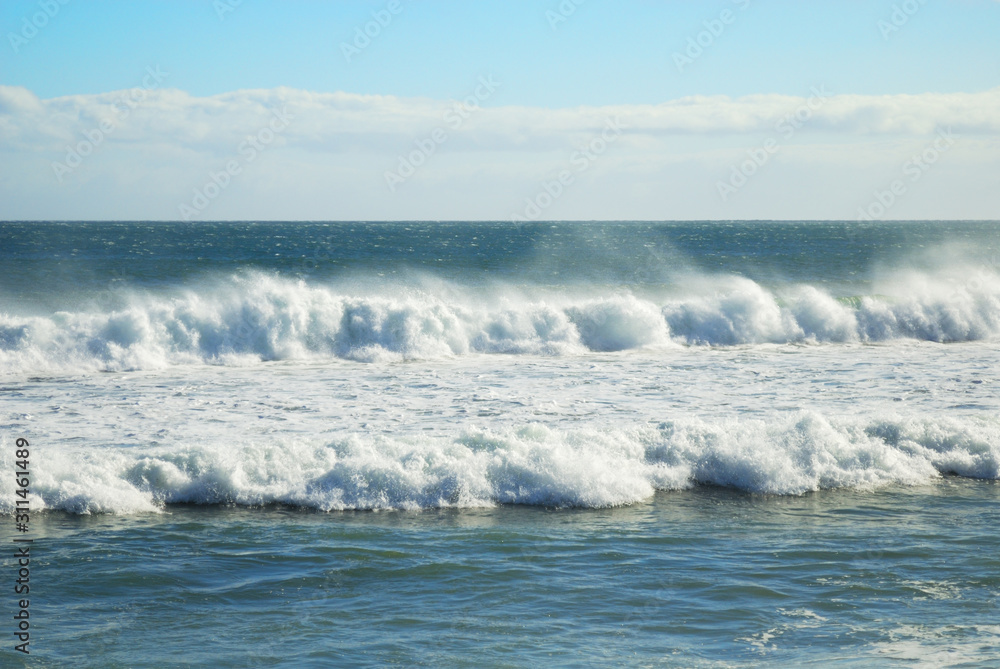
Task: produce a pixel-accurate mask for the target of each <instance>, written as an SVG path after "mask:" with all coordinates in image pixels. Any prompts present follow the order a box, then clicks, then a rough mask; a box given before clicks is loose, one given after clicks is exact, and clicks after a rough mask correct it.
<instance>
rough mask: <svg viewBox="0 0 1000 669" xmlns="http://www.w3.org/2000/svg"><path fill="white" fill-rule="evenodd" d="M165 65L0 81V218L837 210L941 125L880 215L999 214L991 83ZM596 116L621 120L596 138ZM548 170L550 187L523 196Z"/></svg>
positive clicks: (600, 123)
mask: <svg viewBox="0 0 1000 669" xmlns="http://www.w3.org/2000/svg"><path fill="white" fill-rule="evenodd" d="M156 72H158V70H157V71H156ZM150 73H151V74H154V71H153V70H152V69H151V70H150ZM162 74H163V73H161V75H162ZM163 78H164V76H160V77H158V78H156V77H153V78H148V79H149V82H151V83H150V85H147V87H145V88H142V89H133V90H131V91H116V92H110V93H103V94H98V95H77V96H66V97H59V98H52V99H47V100H43V99H39V98H38V97H37V96H35V95H34V94H33V93H32V92H31V91H29V90H27V89H25V88H20V87H11V86H0V157H2V158H3V162H4V165H5V167H4V170H3V172H2V174H0V195H2V196H3V202H4V204H3V205H2V209H0V216H3V217H4V218H70V219H74V218H148V219H160V218H163V219H176V218H180V217H182V215H183V209H184V206H185V205H187V206H188V207H189V208H191V209H193V217H195V218H202V219H215V218H219V219H221V218H279V219H295V218H303V219H305V218H308V219H345V218H350V219H380V218H386V219H400V218H403V219H415V218H430V219H443V218H478V219H484V218H485V219H510V218H511V217H512V216H516V215H519V214H520V215H530V214H531V213H532V212H533V209H532V208H531V207H530V205H531V203H532V202H533V201H535V202H536V204H537V205H538V206H537V208H538V209H539V211H538V217H539V218H566V219H574V218H582V219H595V218H614V219H626V218H647V219H649V218H652V219H664V218H853V217H854V211H855V209H856V207H857V206H861V205H864V204H865V203H866V202H868V201H869V200H871V197H872V193H873V192H877V191H878V190H879V189H881V188H884V187H886V185H887V184H888V183H890V182H891V181H892V180H893V179H894V178H896V177H897V176H898V175H897V174H896V173H897V172H898V171H899V170H900V169H901V166H902V165H904V163H905V162H906V161H907V160H909V159H910V158H911V157H912V156H914V155H920V154H921V152H923V151H925V150H927V149H926V147H927V146H928V142H931V141H933V138H934V136H935V133H936V132H938V131H939V130H941V129H950V131H951V132H953V133H955V135H956V136H957V137H958V138H959V139H958V141H957V143H956V144H955V148H954V149H951V150H950V151H949V153H948V154H947V155H943V156H940V160H935V161H934V165H933V169H930V170H927V173H926V177H925V178H924V179H923V180H922V187H921V189H920V191H921V192H920V193H916V192H914V193H911V196H910V197H909V198H904V199H901V200H900V202H899V204H898V206H897V207H896V208H895V210H893V211H889V212H886V217H887V218H935V217H949V218H991V217H992V218H995V217H997V213H996V212H997V211H998V210H997V208H996V205H997V200H996V196H993V195H992V194H991V193H992V191H993V190H996V189H995V188H994V189H990V188H989V186H988V185H989V184H995V182H996V178H997V176H998V173H1000V165H998V160H997V158H996V156H997V155H998V154H997V152H996V148H997V138H998V137H997V136H998V134H1000V88H996V89H992V90H989V91H984V92H979V93H924V94H920V95H882V96H864V95H846V94H835V93H833V92H830V91H828V90H827V89H826V88H825V87H823V86H816V87H814V88H813V89H812V90H810V91H807V92H805V94H804V95H803V96H801V97H795V96H787V95H772V94H762V95H752V96H746V97H742V98H730V97H727V96H697V97H688V98H681V99H677V100H671V101H668V102H664V103H662V104H658V105H614V106H604V107H576V108H569V109H546V108H534V107H517V106H492V107H491V106H489V98H490V96H491V95H492V93H493V91H495V90H496V89H498V88H499V87H502V86H503V82H499V81H496V80H494V79H493V78H492V77H486V76H484V77H482V78H480V80H479V81H478V82H476V84H475V85H474V86H473V87H472V88H471V89H470V91H469V95H468V96H467V97H466V98H464V99H461V100H431V99H424V98H416V99H404V98H398V97H393V96H378V95H357V94H351V93H342V92H338V93H315V92H310V91H303V90H296V89H291V88H276V89H270V90H243V91H235V92H231V93H225V94H221V95H215V96H211V97H193V96H191V95H189V94H187V93H185V92H183V91H179V90H174V89H169V88H160V87H159V86H158V84H159V81H161V80H162V79H163ZM609 123H611V124H618V125H619V126H621V127H622V128H623V131H622V133H621V135H620V137H618V136H615V137H614V138H613V139H614V140H617V141H614V142H613V143H611V142H610V141H607V140H609V139H612V138H611V136H610V135H609V134H608V131H607V128H608V124H609ZM279 126H280V127H279ZM602 133H603V140H604V141H602ZM765 146H768V147H769V148H768V149H767V151H766V158H767V160H765V161H763V162H761V160H760V159H759V158H756V160H757V165H756V169H753V170H752V172H753V173H752V174H751V175H749V177H750V178H749V180H748V182H747V184H746V185H745V186H742V187H741V188H740V189H739V192H737V193H735V194H733V193H730V195H731V197H728V198H726V199H723V198H720V196H719V194H718V188H717V184H718V183H719V182H720V181H726V180H728V179H730V177H731V174H732V170H733V168H736V169H740V166H741V165H743V164H745V163H746V161H747V160H754V159H755V156H758V157H759V156H761V155H765V154H761V153H760V151H761V150H763V149H762V148H761V147H765ZM772 149H773V150H772ZM755 152H756V153H755ZM746 171H750V170H746ZM388 174H395V175H397V176H400V175H402V178H400V179H397V180H396V181H395V182H393V180H392V179H388V178H387V175H388ZM560 174H563V175H568V176H566V178H565V179H564V182H563V183H562V184H560V185H561V188H558V191H559V193H558V195H552V192H553V191H554V190H556V188H555V187H551V185H552V184H553V183H557V182H558V181H559V178H560ZM223 182H225V183H224V185H223ZM211 183H215V186H214V187H213V186H210V185H209V184H211ZM580 184H584V185H580ZM546 185H549V186H550V187H549V188H548V192H549V193H550V196H549V198H548V199H551V200H552V201H551V202H548V203H547V204H546V202H547V199H546V198H545V197H544V196H543V197H542V201H541V202H540V203H538V202H537V196H538V194H539V193H541V192H543V191H545V190H546ZM393 186H394V187H393ZM206 187H207V189H208V190H207V192H206ZM914 190H915V189H914ZM595 191H596V192H595ZM199 193H201V196H202V198H201V200H199V199H198V194H199ZM928 193H930V194H931V196H928ZM598 195H600V197H598ZM202 201H204V202H206V203H207V204H206V206H205V207H203V208H198V207H197V206H195V205H197V204H200V203H201V202H202ZM541 205H544V206H541ZM525 211H527V214H525ZM921 213H923V214H924V215H921Z"/></svg>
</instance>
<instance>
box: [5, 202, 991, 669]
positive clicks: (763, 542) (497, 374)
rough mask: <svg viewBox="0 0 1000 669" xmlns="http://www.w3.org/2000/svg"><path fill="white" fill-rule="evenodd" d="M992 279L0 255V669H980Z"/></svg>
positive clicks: (971, 269)
mask: <svg viewBox="0 0 1000 669" xmlns="http://www.w3.org/2000/svg"><path fill="white" fill-rule="evenodd" d="M998 253H1000V225H998V224H996V223H963V222H903V223H883V224H877V225H857V224H854V223H844V222H831V223H791V222H782V223H768V222H733V223H662V224H660V223H621V224H597V223H594V224H568V223H544V224H531V225H525V226H511V225H508V224H501V223H491V224H478V223H477V224H461V225H460V224H436V223H398V224H369V223H344V224H339V223H330V224H322V223H280V224H277V223H260V224H247V223H208V224H198V225H182V224H167V223H72V224H55V223H54V224H36V223H3V224H0V277H2V279H0V394H2V397H3V403H2V404H0V425H2V426H3V429H2V432H0V460H2V461H3V465H4V466H5V467H6V468H7V470H8V471H13V470H14V468H15V465H14V455H13V450H14V449H13V444H14V440H15V439H16V438H18V437H23V438H26V439H29V440H30V442H31V451H32V462H31V491H32V495H31V505H32V509H33V511H32V515H31V522H30V526H31V527H30V532H28V533H27V535H19V536H30V537H31V538H33V539H34V544H33V545H32V570H31V576H32V590H31V596H32V603H31V616H32V617H31V625H32V626H31V632H32V636H31V651H32V652H31V655H30V657H29V658H23V657H21V656H20V654H15V653H13V652H12V646H13V644H12V643H9V641H8V642H7V643H8V645H9V647H4V648H3V649H2V652H0V664H2V665H3V666H39V667H49V666H53V667H55V666H73V667H171V666H205V665H217V666H231V667H252V666H261V667H263V666H288V667H299V666H317V667H321V666H322V667H325V666H468V667H473V666H475V667H480V666H497V667H521V666H539V665H554V666H670V667H675V666H676V667H690V666H705V667H745V666H746V667H750V666H823V667H825V666H845V667H848V666H849V667H855V666H856V667H867V666H886V667H895V666H900V667H903V666H905V667H937V666H968V667H991V666H996V665H997V663H998V662H1000V652H998V650H997V648H998V647H1000V643H998V642H1000V625H998V623H997V609H996V606H997V597H998V594H1000V558H998V557H997V556H998V555H1000V550H998V546H997V543H998V542H997V538H996V537H997V533H996V526H997V520H998V518H997V516H998V511H997V509H998V508H1000V507H998V505H997V501H998V499H997V495H998V491H1000V489H998V487H997V481H998V480H1000V413H998V411H1000V392H998V388H1000V371H998V370H1000V347H998V346H997V343H998V340H1000V276H998V271H997V268H998V267H1000V261H998V258H1000V255H998ZM12 478H13V477H3V478H0V510H3V511H4V512H5V513H6V514H8V515H6V516H5V517H4V519H3V522H2V523H0V541H4V542H7V543H8V545H12V544H11V543H10V540H11V539H12V538H13V535H14V531H13V530H14V527H13V518H12V517H11V516H10V515H9V514H10V513H11V511H12V510H13V508H14V500H15V499H16V498H15V487H14V481H13V480H12ZM4 564H5V567H4V570H5V572H6V573H7V575H8V576H7V577H8V578H10V579H11V580H13V578H14V576H13V574H14V571H13V566H12V565H11V561H10V559H9V558H8V559H7V560H6V561H5V562H4ZM12 605H13V602H8V604H7V608H8V609H9V608H10V607H11V606H12ZM11 630H13V626H11V627H10V628H9V630H8V631H11Z"/></svg>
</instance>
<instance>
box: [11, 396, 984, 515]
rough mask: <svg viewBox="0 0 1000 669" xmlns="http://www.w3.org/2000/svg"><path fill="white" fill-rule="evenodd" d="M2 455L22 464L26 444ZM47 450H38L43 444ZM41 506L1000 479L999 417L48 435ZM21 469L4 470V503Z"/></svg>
mask: <svg viewBox="0 0 1000 669" xmlns="http://www.w3.org/2000/svg"><path fill="white" fill-rule="evenodd" d="M7 446H10V444H4V448H3V449H2V451H0V460H2V462H3V465H4V466H5V467H6V468H7V469H8V470H9V471H13V469H14V463H13V459H14V455H13V454H14V450H15V449H14V448H12V447H9V448H8V447H7ZM36 451H37V452H36ZM33 454H34V455H35V457H34V458H33V460H32V463H33V467H32V486H31V490H32V502H31V506H32V509H41V508H47V509H59V510H63V511H68V512H73V513H122V514H130V513H141V512H151V511H153V512H155V511H158V510H160V509H161V508H162V506H163V505H164V504H169V503H197V504H237V505H245V506H258V505H266V504H273V503H282V504H290V505H295V506H300V507H307V508H314V509H319V510H323V511H333V510H346V509H426V508H442V507H454V508H468V507H484V506H492V505H496V504H526V505H543V506H555V507H586V508H601V507H612V506H620V505H628V504H633V503H636V502H639V501H641V500H644V499H648V498H650V497H651V496H652V495H653V494H654V492H655V491H658V490H680V489H684V488H689V487H692V486H695V485H699V484H708V485H717V486H727V487H731V488H735V489H738V490H742V491H747V492H752V493H769V494H779V495H797V494H802V493H806V492H809V491H816V490H824V489H834V488H860V489H874V488H878V487H882V486H887V485H894V484H895V485H915V484H925V483H929V482H931V481H933V480H934V479H936V478H938V477H940V476H941V475H943V474H955V475H958V476H963V477H972V478H979V479H997V478H1000V424H997V423H996V422H989V421H986V420H969V419H965V420H957V419H945V418H936V419H925V418H906V417H902V418H901V417H898V416H895V417H893V416H889V417H880V418H876V419H867V420H864V421H862V420H860V419H828V418H826V417H824V416H822V415H820V414H817V413H811V412H802V413H799V414H797V415H794V416H787V417H781V418H774V419H771V420H761V419H757V420H739V419H731V420H726V421H719V422H705V421H702V420H695V419H691V420H678V421H668V422H664V423H661V424H660V425H658V426H647V425H642V426H637V427H634V428H630V429H606V430H593V429H592V430H584V429H580V430H575V431H561V430H558V429H554V428H549V427H545V426H542V425H538V424H528V425H525V426H522V427H520V428H510V429H505V430H498V431H474V432H467V433H464V434H460V435H457V436H454V437H420V438H416V437H415V438H409V439H407V438H400V437H381V436H372V435H367V434H352V435H345V436H343V437H342V438H338V439H334V440H332V441H323V442H320V441H318V440H315V441H309V440H295V439H292V438H284V439H282V440H276V441H269V442H266V443H248V444H242V445H234V444H229V443H226V444H207V443H206V444H198V445H175V446H156V447H151V448H144V449H134V448H131V449H130V448H112V447H108V448H100V449H87V450H78V451H73V450H67V449H64V448H60V449H58V450H57V449H56V448H50V449H47V450H45V449H43V448H42V447H37V446H36V447H34V448H33ZM14 484H15V481H14V477H13V476H10V477H3V478H2V479H0V511H3V512H6V513H10V512H11V509H12V507H13V501H12V500H14V499H16V497H15V495H14Z"/></svg>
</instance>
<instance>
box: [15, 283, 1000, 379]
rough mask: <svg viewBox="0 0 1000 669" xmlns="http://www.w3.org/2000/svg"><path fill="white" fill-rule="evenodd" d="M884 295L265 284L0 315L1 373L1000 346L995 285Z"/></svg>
mask: <svg viewBox="0 0 1000 669" xmlns="http://www.w3.org/2000/svg"><path fill="white" fill-rule="evenodd" d="M901 283H903V284H904V285H905V287H906V289H905V290H899V291H897V292H896V293H894V294H891V295H885V294H872V295H869V296H847V297H839V298H835V297H834V296H832V295H830V294H829V293H827V292H825V291H823V290H821V289H819V288H817V287H814V286H809V285H797V286H785V287H783V288H781V289H780V290H776V289H769V288H767V287H765V286H763V285H761V284H759V283H755V282H754V281H751V280H749V279H746V278H740V277H710V278H706V279H703V280H701V281H700V282H698V283H695V284H694V286H693V287H691V286H690V285H685V287H684V288H683V289H680V288H673V289H667V288H664V290H663V291H662V292H661V294H659V295H651V294H646V293H644V294H642V295H639V294H634V293H632V292H629V291H628V290H625V289H617V290H615V289H609V288H599V287H590V288H587V289H574V290H573V291H571V292H551V291H550V292H548V293H542V292H538V291H536V292H534V293H532V292H530V291H528V292H526V291H524V290H514V289H509V288H504V287H502V286H495V287H492V288H489V289H486V288H483V289H471V288H460V287H458V286H447V285H444V286H442V285H437V286H434V285H431V286H423V287H411V288H401V287H385V288H384V289H382V290H381V291H370V290H369V291H352V290H351V289H350V287H344V286H329V285H310V284H307V283H305V282H303V281H295V280H288V279H282V278H279V277H274V276H269V275H263V274H252V273H249V274H240V275H236V276H233V277H230V278H229V279H227V280H225V281H220V282H218V283H215V284H206V285H204V286H201V287H200V288H199V289H197V290H194V289H190V290H186V291H183V292H172V293H142V294H139V293H136V294H126V295H123V296H120V302H121V303H120V304H118V305H117V307H116V308H114V309H104V310H101V309H81V310H77V311H61V312H57V313H53V314H51V315H47V316H46V315H43V316H31V317H27V316H19V315H16V314H12V313H10V312H4V313H0V370H4V371H8V372H15V373H34V374H37V373H47V372H57V373H58V372H66V371H72V370H79V371H86V370H105V371H119V370H137V369H156V368H163V367H168V366H173V365H184V364H216V365H220V364H221V365H243V364H253V363H256V362H260V361H269V360H310V359H318V360H322V359H333V358H339V359H345V360H354V361H361V362H379V361H393V360H420V359H437V358H442V357H451V356H460V355H466V354H470V353H479V354H497V353H502V354H531V355H564V354H585V353H588V352H595V351H600V352H610V351H623V350H631V349H639V348H650V347H669V346H698V345H705V346H735V345H754V344H762V343H777V344H783V343H813V344H827V343H842V342H887V341H894V340H902V339H918V340H927V341H935V342H957V341H976V340H991V339H995V338H997V337H998V336H1000V280H998V279H997V278H996V277H994V276H992V275H990V277H985V278H984V277H979V278H977V279H976V280H975V281H968V282H963V281H962V280H961V279H958V280H956V279H955V278H954V277H952V278H950V279H947V278H943V277H935V276H929V275H917V276H914V277H912V278H911V279H909V280H907V281H905V282H901Z"/></svg>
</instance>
